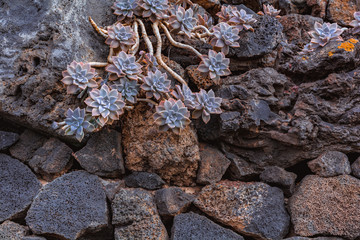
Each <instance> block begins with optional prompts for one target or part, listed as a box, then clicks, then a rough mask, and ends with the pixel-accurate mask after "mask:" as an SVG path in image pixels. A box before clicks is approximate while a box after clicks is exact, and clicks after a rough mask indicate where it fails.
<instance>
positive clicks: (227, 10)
mask: <svg viewBox="0 0 360 240" xmlns="http://www.w3.org/2000/svg"><path fill="white" fill-rule="evenodd" d="M238 11H239V10H238V9H237V8H236V7H233V6H231V5H228V6H222V7H221V10H220V12H218V13H217V14H216V16H218V17H219V22H229V21H230V19H231V18H233V17H235V13H236V12H238Z"/></svg>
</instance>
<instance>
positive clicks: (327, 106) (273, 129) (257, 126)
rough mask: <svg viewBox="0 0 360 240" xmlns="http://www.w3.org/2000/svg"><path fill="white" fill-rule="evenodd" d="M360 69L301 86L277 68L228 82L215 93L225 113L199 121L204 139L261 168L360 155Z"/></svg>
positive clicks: (234, 78)
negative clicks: (334, 153)
mask: <svg viewBox="0 0 360 240" xmlns="http://www.w3.org/2000/svg"><path fill="white" fill-rule="evenodd" d="M359 70H360V69H355V70H353V71H351V72H347V73H340V74H330V75H329V76H328V77H327V78H325V79H323V80H317V81H315V80H313V81H314V82H308V83H302V84H300V83H299V85H297V86H296V85H294V84H293V83H292V82H290V81H289V80H288V79H287V77H286V76H284V75H282V74H279V73H278V72H276V71H275V70H274V69H271V68H259V69H253V70H251V71H248V72H246V73H244V74H242V75H239V76H231V77H227V78H224V79H223V81H222V84H221V86H220V87H219V88H218V90H217V91H216V93H215V94H216V95H217V96H220V97H222V98H223V103H222V108H223V113H222V114H221V115H220V116H213V117H212V118H211V120H210V122H209V123H208V124H206V125H205V124H202V123H201V121H199V122H195V123H196V128H197V130H198V135H199V139H201V140H202V141H213V142H218V143H219V144H221V145H222V151H223V152H228V153H232V154H236V155H238V156H239V157H241V158H242V159H243V160H245V161H247V162H249V163H252V164H256V165H257V166H258V167H265V166H274V165H275V166H279V167H282V168H287V167H290V166H293V165H295V164H297V163H299V162H301V161H303V160H310V159H315V158H317V157H318V156H319V155H320V154H322V153H323V152H325V151H330V150H332V151H341V152H343V153H350V152H360V137H359V136H360V122H359V119H360V115H359V111H360V110H359V105H358V101H359V100H358V98H359V95H358V93H359V91H360V75H359V74H358V72H359ZM309 77H310V76H309ZM225 114H226V115H225Z"/></svg>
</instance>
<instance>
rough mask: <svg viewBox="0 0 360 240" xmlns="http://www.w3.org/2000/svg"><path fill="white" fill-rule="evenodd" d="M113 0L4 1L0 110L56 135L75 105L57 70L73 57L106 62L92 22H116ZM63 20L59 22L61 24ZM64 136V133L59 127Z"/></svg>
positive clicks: (0, 14)
mask: <svg viewBox="0 0 360 240" xmlns="http://www.w3.org/2000/svg"><path fill="white" fill-rule="evenodd" d="M113 3H114V1H113V0H105V1H97V0H86V1H72V2H71V4H69V2H68V1H67V0H57V1H52V0H44V1H41V2H37V1H33V0H5V1H2V2H1V8H0V22H1V24H0V32H1V37H0V39H1V42H2V47H1V49H0V79H2V80H3V81H2V82H1V83H0V88H1V89H2V91H1V92H2V94H0V105H1V108H0V114H1V115H2V116H3V117H4V118H5V117H6V118H7V119H9V120H12V121H14V122H16V123H19V124H22V125H25V126H28V127H31V128H33V129H36V130H41V131H45V132H47V133H48V134H52V135H55V134H56V133H55V131H54V130H53V129H52V127H51V124H52V123H53V122H54V121H62V120H63V119H64V117H65V112H66V111H67V109H68V108H69V107H71V108H75V105H76V106H77V105H78V104H79V101H78V100H77V99H76V96H69V95H67V94H66V88H65V87H64V86H63V84H62V83H60V80H61V78H62V76H61V72H62V71H63V70H65V69H66V66H67V65H68V64H70V63H71V62H72V61H73V60H76V61H78V62H80V61H83V62H84V61H86V62H91V61H104V60H105V61H106V57H107V55H108V46H107V45H106V44H104V39H103V38H102V37H101V36H99V35H98V34H97V33H96V32H95V31H94V30H93V29H92V27H91V25H90V23H89V21H88V16H91V17H92V18H93V19H94V20H95V22H96V23H97V24H98V25H99V26H107V25H110V24H112V23H114V22H115V21H116V16H115V15H114V14H113V13H112V12H113V10H112V9H111V6H112V5H113ZM59 21H61V24H59ZM57 133H58V134H60V135H61V136H63V132H60V131H58V132H57Z"/></svg>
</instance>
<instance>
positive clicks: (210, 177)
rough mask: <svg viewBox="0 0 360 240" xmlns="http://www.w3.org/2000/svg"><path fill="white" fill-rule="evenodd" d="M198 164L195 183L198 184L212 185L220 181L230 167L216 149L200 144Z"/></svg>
mask: <svg viewBox="0 0 360 240" xmlns="http://www.w3.org/2000/svg"><path fill="white" fill-rule="evenodd" d="M199 148H200V164H199V171H198V173H197V180H196V182H197V183H199V184H212V183H216V182H218V181H220V180H221V178H222V176H223V175H224V173H225V172H226V170H227V168H228V167H229V165H230V160H229V159H227V158H226V157H225V156H224V154H223V153H222V152H220V151H219V150H218V149H216V148H214V147H212V146H210V145H207V144H205V143H201V144H200V146H199Z"/></svg>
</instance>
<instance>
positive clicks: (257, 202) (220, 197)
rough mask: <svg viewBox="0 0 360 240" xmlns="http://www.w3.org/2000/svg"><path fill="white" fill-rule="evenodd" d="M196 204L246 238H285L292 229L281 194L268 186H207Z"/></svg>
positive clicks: (239, 183) (233, 183) (222, 183)
mask: <svg viewBox="0 0 360 240" xmlns="http://www.w3.org/2000/svg"><path fill="white" fill-rule="evenodd" d="M194 204H195V206H197V207H198V208H199V209H200V210H201V211H203V212H204V213H206V214H207V215H209V216H211V217H213V218H214V219H216V220H217V221H219V222H221V223H223V224H225V225H227V226H230V227H232V228H233V229H234V230H235V231H237V232H239V233H242V234H244V235H247V236H251V237H255V238H258V239H282V238H283V237H284V236H285V235H286V234H287V232H288V230H289V229H288V228H289V224H290V217H289V215H288V214H287V212H286V209H285V206H284V195H283V193H282V191H281V190H280V189H278V188H274V187H270V186H269V185H267V184H265V183H259V182H251V183H245V182H231V181H221V182H219V183H217V184H213V185H208V186H206V187H204V188H203V189H202V191H201V192H200V194H199V195H198V197H197V198H196V199H195V201H194Z"/></svg>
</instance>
